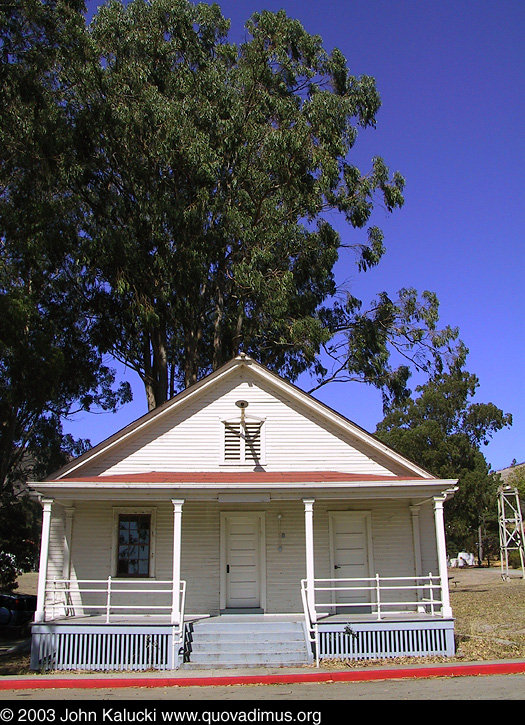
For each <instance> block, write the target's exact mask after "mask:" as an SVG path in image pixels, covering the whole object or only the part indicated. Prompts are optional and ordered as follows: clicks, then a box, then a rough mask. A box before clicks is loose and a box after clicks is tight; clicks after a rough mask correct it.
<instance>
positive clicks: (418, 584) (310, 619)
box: [301, 572, 445, 641]
mask: <svg viewBox="0 0 525 725" xmlns="http://www.w3.org/2000/svg"><path fill="white" fill-rule="evenodd" d="M408 590H412V591H414V592H415V596H414V598H409V599H403V598H402V597H397V598H396V599H393V600H391V601H390V600H388V599H387V600H385V593H386V592H404V591H408ZM436 590H438V595H437V596H436ZM320 592H330V593H331V595H332V596H331V597H330V601H327V602H325V601H318V598H316V595H317V594H319V593H320ZM344 592H352V593H356V592H365V593H366V592H368V593H369V594H370V596H369V601H360V602H339V601H336V594H341V593H344ZM301 596H302V600H303V607H304V609H305V618H306V625H307V628H309V633H310V641H313V640H312V637H313V633H314V631H315V630H316V629H317V620H318V613H319V612H323V611H326V610H327V609H328V610H329V609H334V608H336V607H337V609H339V610H341V609H348V610H350V612H351V611H352V609H353V608H357V607H359V608H362V607H363V606H367V607H368V606H369V607H370V612H371V614H374V613H375V614H376V616H377V619H378V620H381V619H382V618H383V617H384V616H386V615H388V614H390V615H392V614H406V613H407V612H408V611H412V610H411V609H409V608H410V607H414V611H417V610H418V609H421V608H424V609H425V611H426V610H429V613H430V614H431V615H432V616H445V615H444V613H443V607H442V604H443V602H442V598H441V579H440V577H439V576H437V575H433V574H432V572H430V573H429V574H428V576H410V577H382V576H379V574H376V575H375V577H360V578H350V577H348V578H340V579H339V578H338V579H315V580H314V596H313V597H312V599H313V602H314V611H313V612H312V611H310V608H311V607H310V605H309V597H308V582H307V580H306V579H303V580H302V581H301ZM395 607H401V609H395ZM439 610H441V611H439Z"/></svg>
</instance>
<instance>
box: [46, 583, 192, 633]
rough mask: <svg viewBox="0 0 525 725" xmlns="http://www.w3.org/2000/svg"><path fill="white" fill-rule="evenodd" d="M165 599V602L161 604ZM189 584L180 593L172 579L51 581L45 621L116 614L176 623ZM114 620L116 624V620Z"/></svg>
mask: <svg viewBox="0 0 525 725" xmlns="http://www.w3.org/2000/svg"><path fill="white" fill-rule="evenodd" d="M163 598H165V599H166V602H165V603H162V599H163ZM185 600H186V582H184V581H181V583H180V590H179V592H175V591H174V589H173V582H172V581H171V580H148V579H114V578H112V577H108V578H107V579H48V580H47V581H46V598H45V620H48V619H49V616H48V615H50V616H51V618H52V619H55V618H56V617H75V616H81V615H83V614H86V613H91V614H99V615H101V616H104V617H105V620H106V623H107V624H109V623H110V622H111V621H112V617H114V616H116V615H121V616H122V615H125V617H126V618H132V617H133V618H137V617H139V618H141V617H142V618H143V617H144V615H145V614H148V615H152V616H163V617H168V618H169V619H170V621H171V622H172V623H173V621H174V620H178V619H179V616H178V613H179V612H180V614H181V616H180V619H181V620H182V619H183V618H184V606H185ZM113 621H115V620H114V619H113Z"/></svg>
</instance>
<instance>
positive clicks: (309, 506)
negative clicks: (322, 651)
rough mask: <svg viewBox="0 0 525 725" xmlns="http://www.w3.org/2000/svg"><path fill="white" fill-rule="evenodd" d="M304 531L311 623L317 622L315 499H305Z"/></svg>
mask: <svg viewBox="0 0 525 725" xmlns="http://www.w3.org/2000/svg"><path fill="white" fill-rule="evenodd" d="M303 503H304V531H305V550H306V586H307V598H308V610H309V612H310V621H311V622H312V623H314V622H315V591H314V586H315V567H314V556H315V554H314V552H315V545H314V503H315V499H304V500H303Z"/></svg>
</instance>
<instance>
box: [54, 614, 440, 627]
mask: <svg viewBox="0 0 525 725" xmlns="http://www.w3.org/2000/svg"><path fill="white" fill-rule="evenodd" d="M442 619H443V617H441V615H432V614H429V613H426V612H404V613H395V614H389V613H384V614H382V615H381V618H380V619H378V617H377V614H373V613H362V612H360V613H353V614H350V613H348V614H319V616H318V620H317V621H318V624H321V623H322V624H340V623H344V622H354V623H357V622H366V623H373V622H406V621H418V622H424V621H435V620H442ZM204 621H210V622H214V623H216V622H221V621H223V622H227V623H233V622H240V623H245V624H248V623H250V622H266V621H274V622H304V614H302V613H300V612H299V613H290V614H286V613H279V614H248V613H243V614H217V615H213V614H186V615H185V616H184V622H185V624H195V623H196V622H204ZM41 624H46V625H47V624H53V625H75V624H78V625H82V626H86V625H87V626H90V625H93V626H97V627H100V626H101V625H107V626H110V627H112V626H119V625H120V626H128V625H136V626H145V625H148V624H151V625H163V626H167V625H168V626H169V625H171V624H173V622H172V621H171V619H170V617H169V616H167V615H163V614H160V615H159V614H143V615H140V616H129V615H126V614H122V615H118V614H114V615H111V620H110V621H109V622H107V621H106V616H105V614H84V615H82V614H79V615H75V616H71V617H66V616H61V617H56V618H54V619H46V621H45V622H43V623H41ZM175 624H177V622H175Z"/></svg>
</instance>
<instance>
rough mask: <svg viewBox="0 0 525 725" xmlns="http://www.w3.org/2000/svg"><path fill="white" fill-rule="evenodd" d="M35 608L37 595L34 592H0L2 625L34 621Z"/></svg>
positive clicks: (0, 620) (0, 623) (0, 622)
mask: <svg viewBox="0 0 525 725" xmlns="http://www.w3.org/2000/svg"><path fill="white" fill-rule="evenodd" d="M35 610H36V597H35V596H34V595H32V594H0V625H2V624H4V625H9V626H16V625H19V624H27V623H28V622H32V621H33V617H34V615H35Z"/></svg>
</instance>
